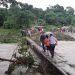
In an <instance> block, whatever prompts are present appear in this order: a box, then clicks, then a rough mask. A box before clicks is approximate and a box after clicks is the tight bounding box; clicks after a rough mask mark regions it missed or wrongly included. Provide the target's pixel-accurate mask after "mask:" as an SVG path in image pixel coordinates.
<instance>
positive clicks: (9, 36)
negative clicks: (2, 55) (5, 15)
mask: <svg viewBox="0 0 75 75" xmlns="http://www.w3.org/2000/svg"><path fill="white" fill-rule="evenodd" d="M20 37H21V33H20V30H17V29H3V28H0V43H17V42H18V41H19V39H20Z"/></svg>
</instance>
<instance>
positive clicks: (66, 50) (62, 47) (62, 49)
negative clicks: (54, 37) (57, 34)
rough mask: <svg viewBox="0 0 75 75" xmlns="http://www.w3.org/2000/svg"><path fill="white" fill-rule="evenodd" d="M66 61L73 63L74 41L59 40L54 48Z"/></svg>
mask: <svg viewBox="0 0 75 75" xmlns="http://www.w3.org/2000/svg"><path fill="white" fill-rule="evenodd" d="M55 52H57V53H58V54H59V55H60V56H62V57H63V58H64V59H65V60H67V62H68V63H70V64H74V65H75V41H59V42H58V45H57V46H56V50H55Z"/></svg>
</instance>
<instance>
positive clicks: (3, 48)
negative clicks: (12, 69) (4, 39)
mask: <svg viewBox="0 0 75 75" xmlns="http://www.w3.org/2000/svg"><path fill="white" fill-rule="evenodd" d="M16 48H17V44H0V58H6V59H12V55H13V53H14V51H15V50H16ZM9 64H10V62H8V61H1V60H0V75H6V74H5V71H7V70H8V67H9Z"/></svg>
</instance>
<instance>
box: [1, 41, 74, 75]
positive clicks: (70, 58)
mask: <svg viewBox="0 0 75 75" xmlns="http://www.w3.org/2000/svg"><path fill="white" fill-rule="evenodd" d="M16 49H17V44H0V58H6V59H12V55H13V53H14V51H15V50H16ZM55 52H56V53H57V54H58V55H59V56H61V59H62V60H63V59H64V60H66V61H67V64H70V66H71V67H73V68H72V69H70V68H71V67H70V68H69V69H68V67H67V66H65V67H66V69H67V70H70V71H71V70H72V71H71V73H73V74H72V75H74V74H75V41H58V45H57V46H56V48H55ZM55 59H56V58H55ZM9 64H10V62H8V61H1V60H0V75H6V74H5V71H7V70H8V67H9Z"/></svg>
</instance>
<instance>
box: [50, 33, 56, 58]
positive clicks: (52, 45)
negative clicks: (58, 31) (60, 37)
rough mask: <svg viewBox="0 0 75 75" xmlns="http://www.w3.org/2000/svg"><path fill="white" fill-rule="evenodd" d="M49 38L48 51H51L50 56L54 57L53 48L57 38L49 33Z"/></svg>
mask: <svg viewBox="0 0 75 75" xmlns="http://www.w3.org/2000/svg"><path fill="white" fill-rule="evenodd" d="M49 40H50V53H51V57H52V58H53V57H54V49H55V46H56V45H57V39H56V38H55V37H54V35H53V34H52V33H51V34H50V38H49Z"/></svg>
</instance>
